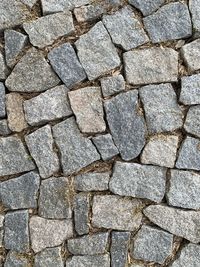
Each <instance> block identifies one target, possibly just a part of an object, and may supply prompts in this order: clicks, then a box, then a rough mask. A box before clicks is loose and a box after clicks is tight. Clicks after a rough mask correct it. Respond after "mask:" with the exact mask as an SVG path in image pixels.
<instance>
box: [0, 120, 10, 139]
mask: <svg viewBox="0 0 200 267" xmlns="http://www.w3.org/2000/svg"><path fill="white" fill-rule="evenodd" d="M10 133H11V131H10V129H9V128H8V121H7V120H6V119H4V120H0V136H6V135H9V134H10Z"/></svg>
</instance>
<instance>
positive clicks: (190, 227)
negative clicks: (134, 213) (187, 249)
mask: <svg viewBox="0 0 200 267" xmlns="http://www.w3.org/2000/svg"><path fill="white" fill-rule="evenodd" d="M143 213H144V215H146V216H147V217H148V218H149V220H150V221H151V222H153V223H154V224H156V225H158V226H160V227H161V228H163V229H164V230H166V231H168V232H170V233H172V234H174V235H177V236H181V237H183V238H185V239H187V240H189V241H191V242H193V243H199V242H200V225H199V220H200V212H197V211H185V210H181V209H175V208H171V207H167V206H161V205H150V206H148V207H147V208H146V209H145V210H144V211H143Z"/></svg>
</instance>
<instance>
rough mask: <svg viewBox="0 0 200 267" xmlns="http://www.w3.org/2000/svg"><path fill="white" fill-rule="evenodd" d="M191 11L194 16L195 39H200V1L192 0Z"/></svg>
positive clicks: (190, 3)
mask: <svg viewBox="0 0 200 267" xmlns="http://www.w3.org/2000/svg"><path fill="white" fill-rule="evenodd" d="M189 9H190V12H191V15H192V24H193V29H194V36H195V38H199V37H200V1H199V0H190V1H189Z"/></svg>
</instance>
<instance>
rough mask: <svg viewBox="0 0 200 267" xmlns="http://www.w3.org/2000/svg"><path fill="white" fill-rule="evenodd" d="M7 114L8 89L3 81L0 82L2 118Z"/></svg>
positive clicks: (0, 116)
mask: <svg viewBox="0 0 200 267" xmlns="http://www.w3.org/2000/svg"><path fill="white" fill-rule="evenodd" d="M5 116H6V89H5V86H4V84H3V83H1V82H0V118H4V117H5Z"/></svg>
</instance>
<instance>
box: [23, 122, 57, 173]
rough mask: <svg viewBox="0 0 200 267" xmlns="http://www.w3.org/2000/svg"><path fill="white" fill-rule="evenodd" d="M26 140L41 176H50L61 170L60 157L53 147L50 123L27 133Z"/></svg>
mask: <svg viewBox="0 0 200 267" xmlns="http://www.w3.org/2000/svg"><path fill="white" fill-rule="evenodd" d="M25 141H26V144H27V146H28V149H29V151H30V153H31V156H32V157H33V158H34V160H35V162H36V165H37V167H38V169H39V173H40V176H41V178H48V177H50V176H51V175H53V174H54V173H55V172H57V171H58V170H59V159H58V156H57V154H56V153H55V152H54V149H53V143H54V140H53V136H52V133H51V126H50V125H46V126H44V127H42V128H40V129H38V130H36V131H35V132H33V133H31V134H29V135H26V136H25Z"/></svg>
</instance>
